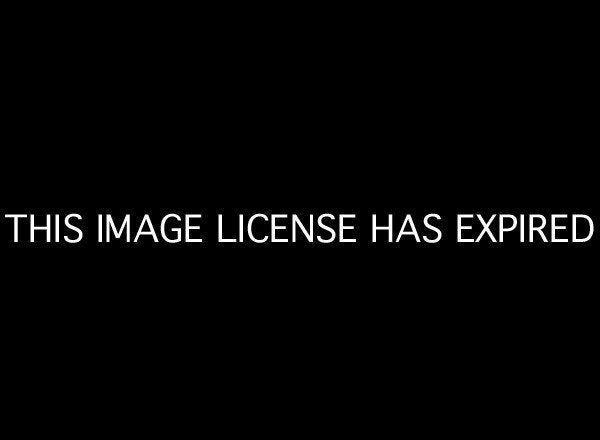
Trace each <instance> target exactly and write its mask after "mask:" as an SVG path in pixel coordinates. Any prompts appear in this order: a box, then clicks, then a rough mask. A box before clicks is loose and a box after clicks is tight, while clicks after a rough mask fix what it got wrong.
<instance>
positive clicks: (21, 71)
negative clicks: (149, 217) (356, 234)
mask: <svg viewBox="0 0 600 440" xmlns="http://www.w3.org/2000/svg"><path fill="white" fill-rule="evenodd" d="M52 12H57V11H52ZM153 12H157V11H153ZM163 12H164V11H163ZM247 12H248V14H247V13H246V12H240V11H239V10H237V9H236V11H233V10H232V11H228V12H227V13H225V14H224V15H223V14H221V15H216V14H215V13H214V12H212V11H211V12H207V11H204V12H195V13H193V14H190V15H188V14H186V13H184V12H183V11H180V12H177V13H175V15H173V16H171V15H170V14H169V15H167V14H166V13H165V15H164V16H163V14H162V12H161V14H159V15H160V18H156V16H155V15H152V17H150V16H147V15H146V13H145V12H144V13H141V12H140V11H137V12H136V13H133V14H127V15H126V14H125V13H124V12H122V13H119V14H114V16H112V15H111V16H110V17H107V18H102V19H100V18H99V17H100V15H97V14H100V12H97V13H96V12H95V13H94V14H92V15H85V19H83V18H82V16H78V18H77V19H75V18H74V19H66V22H65V23H63V22H62V21H57V20H50V19H48V16H46V17H45V16H44V14H43V13H41V14H40V16H36V17H35V19H34V18H33V15H36V14H34V13H33V12H32V11H30V12H28V14H26V15H25V16H23V17H24V19H25V20H24V21H19V23H18V24H16V25H15V26H14V29H10V30H8V31H7V39H6V44H5V52H4V55H3V66H4V67H3V70H4V72H3V73H4V74H5V79H4V80H3V85H4V87H3V96H4V99H3V110H4V111H3V124H2V125H3V133H4V136H3V137H4V142H3V156H4V158H3V160H2V173H1V176H2V177H1V179H2V201H1V202H2V205H1V206H2V213H3V214H4V213H5V212H31V213H42V212H43V213H67V212H79V213H83V214H86V215H87V216H89V215H92V214H94V213H96V212H105V211H107V210H110V211H113V212H124V211H131V212H151V213H153V214H155V215H158V214H160V213H163V212H169V211H175V212H179V213H186V212H190V213H202V214H204V215H205V216H206V217H208V218H210V217H211V216H214V215H215V214H216V213H217V212H222V211H229V212H237V211H239V210H243V211H246V212H252V211H256V212H288V213H292V212H294V213H319V212H325V211H328V212H334V213H335V212H356V213H359V215H361V243H360V244H359V245H348V246H342V245H338V246H331V247H326V248H323V247H321V248H317V247H291V246H285V245H283V246H275V245H273V246H268V247H262V248H252V247H244V248H234V249H232V248H227V249H225V248H218V247H216V246H214V245H210V244H207V245H206V246H199V247H175V248H164V247H158V248H154V247H152V246H138V247H129V248H128V247H126V246H124V247H117V248H115V247H111V248H102V247H98V246H95V245H94V244H93V243H88V244H83V245H81V246H76V247H63V246H54V247H53V246H39V247H35V248H31V247H27V246H23V247H20V246H10V245H9V243H8V242H7V240H4V242H3V245H2V254H3V257H5V258H3V263H2V264H3V270H2V273H3V278H4V282H3V284H4V285H5V286H6V287H5V288H3V289H2V291H3V295H2V301H3V303H4V304H3V307H2V311H3V314H4V315H5V319H3V324H4V327H5V331H4V338H3V339H4V341H5V347H6V348H5V355H6V356H5V358H6V362H5V365H7V366H8V367H9V370H10V373H9V374H8V375H7V376H6V382H7V384H8V385H9V386H10V388H11V389H13V388H14V389H15V393H14V394H11V396H14V397H11V404H10V408H11V412H12V413H13V414H15V415H20V416H23V414H31V410H32V409H34V408H35V409H38V410H40V411H39V412H40V413H41V414H45V415H46V417H47V418H45V419H44V420H47V421H46V422H44V423H49V424H52V425H57V426H63V423H67V424H71V423H73V420H74V419H77V420H78V421H83V422H88V423H86V425H87V426H88V427H89V426H99V427H107V426H109V425H112V422H113V421H123V420H128V421H131V420H133V421H134V425H136V426H138V427H148V426H150V427H152V428H153V429H158V426H157V425H160V426H163V427H165V428H166V429H167V430H168V431H171V430H174V429H176V428H180V427H181V426H183V425H184V424H183V422H184V421H191V422H192V423H193V424H201V426H198V427H200V428H202V427H203V426H204V425H203V423H205V420H207V419H208V420H210V421H212V422H213V423H214V422H216V423H217V424H218V425H219V426H221V427H222V429H225V430H230V429H239V428H242V429H251V428H255V427H256V428H261V429H266V428H269V429H273V428H274V427H275V426H276V425H278V424H279V423H281V422H283V423H282V424H283V426H284V427H285V428H286V429H287V430H286V431H282V432H288V431H290V430H291V431H295V430H298V429H306V430H308V432H314V431H313V430H312V429H313V428H312V427H313V426H315V422H317V423H318V422H323V421H328V422H330V423H329V426H330V428H329V429H331V430H332V431H331V432H337V430H340V429H344V428H350V429H357V430H358V429H359V428H363V429H365V430H366V431H365V432H372V431H373V430H375V429H383V428H384V427H386V426H387V425H388V424H389V423H391V424H392V426H395V427H396V428H399V427H400V428H401V427H403V426H407V427H408V425H404V424H403V423H405V422H401V421H402V420H407V419H408V420H410V421H412V422H413V423H416V424H418V425H420V426H421V427H422V428H423V429H426V430H431V429H440V428H441V429H455V428H460V429H465V428H467V427H469V428H471V429H473V428H474V427H475V425H477V424H478V423H481V422H483V425H484V426H485V427H486V428H487V429H488V430H490V429H491V430H497V429H507V430H509V432H512V431H510V430H511V429H512V428H511V427H512V426H514V423H515V422H522V421H525V420H528V421H532V420H533V421H534V423H532V424H531V426H532V428H533V429H540V427H548V426H551V427H553V428H556V429H557V428H558V426H557V425H559V424H560V425H561V426H563V427H566V428H568V429H573V424H572V423H573V419H572V418H571V416H572V415H573V414H576V415H577V417H578V418H579V420H580V421H581V420H583V419H584V418H585V417H586V414H588V411H589V409H586V408H587V405H586V403H585V402H586V396H589V395H590V394H591V393H592V390H593V389H595V388H594V385H593V381H592V375H591V372H592V371H593V369H594V366H595V365H596V364H595V363H594V362H592V359H593V356H592V355H593V348H594V347H593V341H594V339H595V338H596V336H597V327H598V326H597V322H596V320H595V314H596V310H597V304H596V301H595V299H594V297H593V295H594V293H595V290H597V289H596V287H595V284H594V283H593V281H595V279H594V269H595V266H596V262H597V253H596V247H597V238H595V239H594V242H593V243H590V244H587V245H560V244H559V245H552V246H544V245H541V246H522V245H521V246H518V245H515V244H508V245H506V246H486V245H482V246H460V245H458V244H456V243H455V242H454V241H455V240H454V238H455V236H454V225H453V218H454V216H455V215H456V214H457V213H460V212H477V213H487V214H490V213H512V214H518V213H530V212H531V213H545V214H549V213H585V214H588V215H592V216H593V217H594V218H595V220H596V221H597V212H598V211H597V208H596V207H595V205H596V203H595V200H596V199H595V195H594V193H593V188H594V187H595V186H596V184H595V180H596V179H595V178H594V177H595V174H594V161H593V159H592V154H593V152H592V147H593V146H594V145H596V144H597V135H596V133H595V130H594V128H595V121H596V118H597V108H596V107H595V102H596V101H597V85H596V84H595V82H594V81H593V78H595V77H597V69H596V68H595V66H594V65H593V54H594V52H593V49H594V47H593V46H592V44H591V43H592V40H591V39H589V38H590V36H589V35H588V33H591V32H592V29H591V28H589V27H588V26H587V25H586V24H585V23H584V22H583V21H582V19H581V18H580V17H575V18H569V17H567V16H566V15H565V16H563V17H561V19H560V20H559V21H556V19H553V20H550V19H549V18H543V17H542V16H541V15H540V14H539V13H536V14H532V15H527V17H526V18H524V17H525V13H524V11H521V13H520V14H516V15H514V16H513V15H510V14H509V16H506V15H504V14H500V11H496V12H494V13H487V12H483V11H481V13H480V15H477V13H476V12H475V11H469V14H466V11H445V12H441V11H427V12H425V13H420V14H416V13H414V12H412V11H404V12H397V11H395V12H393V13H392V12H385V11H380V12H376V13H374V14H371V13H369V14H367V13H366V11H353V12H354V14H351V15H347V14H346V13H344V14H338V13H332V14H328V15H327V17H326V18H325V14H324V11H321V13H319V14H308V16H307V15H306V14H303V13H301V11H295V12H293V13H284V12H283V11H281V12H280V13H276V12H275V11H272V10H270V11H269V13H268V14H267V13H266V12H265V11H262V12H261V11H255V10H253V11H247ZM305 12H306V11H305ZM338 12H339V11H338ZM446 12H448V13H449V12H453V13H454V15H446ZM538 12H539V11H538ZM69 13H70V14H73V13H74V12H73V11H70V12H69ZM250 13H253V14H251V15H249V14H250ZM75 14H76V13H75ZM278 14H280V15H278ZM470 14H474V15H470ZM184 16H185V18H184ZM69 17H70V15H69ZM102 17H104V15H102ZM257 17H259V18H260V19H259V18H257ZM517 17H518V18H517ZM63 18H65V16H64V15H63ZM375 212H376V213H380V214H387V213H395V214H405V213H413V214H423V213H428V212H438V213H440V214H441V215H443V217H444V219H445V220H446V221H447V225H448V227H447V228H445V229H444V233H445V238H444V241H443V243H441V244H440V245H438V246H420V247H417V246H413V245H411V244H410V243H407V244H406V245H401V246H394V247H377V248H376V247H374V246H371V245H369V244H368V238H369V234H368V229H367V228H366V225H368V223H364V221H365V220H368V218H369V215H370V214H371V213H375ZM363 229H366V232H365V231H363ZM3 233H5V231H3ZM4 237H6V235H4ZM54 411H56V412H58V413H61V414H63V416H62V417H54V416H52V414H53V412H54ZM36 413H38V412H36ZM40 417H41V416H40ZM173 417H174V418H173ZM40 420H41V419H40ZM92 423H93V424H92ZM578 425H579V423H578ZM48 426H50V425H48ZM133 429H139V428H135V427H134V428H133Z"/></svg>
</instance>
